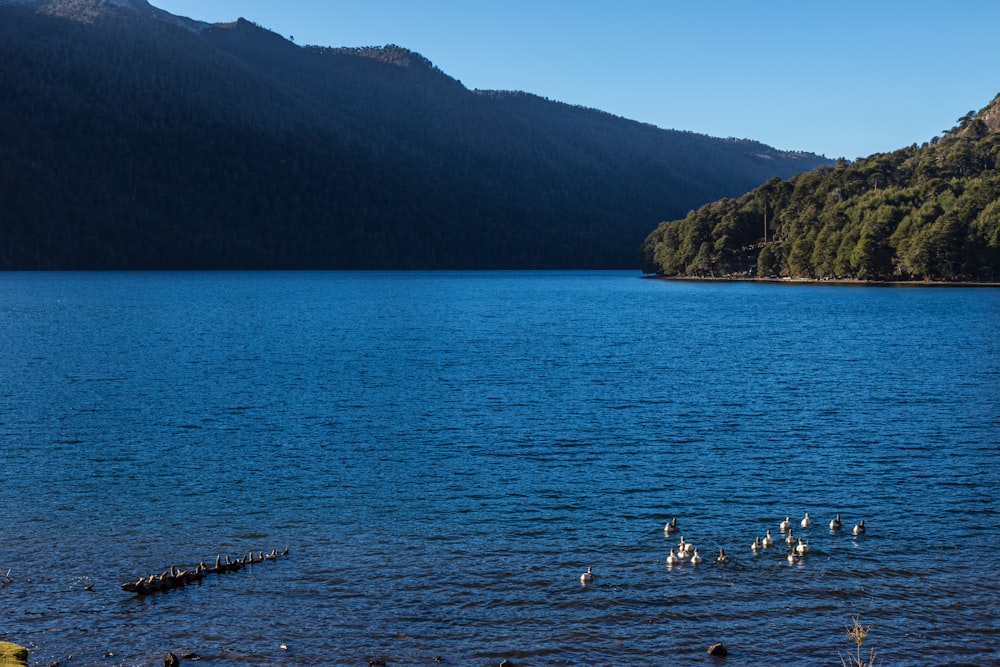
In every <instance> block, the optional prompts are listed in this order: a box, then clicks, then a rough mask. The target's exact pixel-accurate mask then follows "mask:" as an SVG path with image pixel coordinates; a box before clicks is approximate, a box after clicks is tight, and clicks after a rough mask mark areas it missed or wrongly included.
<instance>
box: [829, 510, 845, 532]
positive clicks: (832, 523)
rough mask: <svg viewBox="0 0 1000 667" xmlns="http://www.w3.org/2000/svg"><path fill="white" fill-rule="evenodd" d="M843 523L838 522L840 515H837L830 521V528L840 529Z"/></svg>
mask: <svg viewBox="0 0 1000 667" xmlns="http://www.w3.org/2000/svg"><path fill="white" fill-rule="evenodd" d="M842 525H843V524H841V523H840V515H839V514H838V515H837V518H836V519H832V520H831V521H830V530H840V528H841V526H842Z"/></svg>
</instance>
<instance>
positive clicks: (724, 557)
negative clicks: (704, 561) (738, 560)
mask: <svg viewBox="0 0 1000 667" xmlns="http://www.w3.org/2000/svg"><path fill="white" fill-rule="evenodd" d="M715 562H716V563H719V564H720V565H725V564H726V563H728V562H729V556H727V555H726V550H725V549H723V548H722V547H719V555H718V557H717V558H716V559H715Z"/></svg>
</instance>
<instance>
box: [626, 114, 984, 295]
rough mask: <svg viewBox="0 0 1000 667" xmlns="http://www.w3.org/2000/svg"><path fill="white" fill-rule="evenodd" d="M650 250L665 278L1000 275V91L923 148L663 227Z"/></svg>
mask: <svg viewBox="0 0 1000 667" xmlns="http://www.w3.org/2000/svg"><path fill="white" fill-rule="evenodd" d="M765 225H766V227H765ZM765 229H766V231H765ZM765 234H766V237H765ZM642 256H643V260H642V268H643V271H645V272H647V273H656V274H659V275H663V276H694V277H709V276H715V277H720V276H732V277H757V276H759V277H792V278H819V279H857V280H877V281H890V280H892V281H895V280H903V281H909V280H919V281H923V280H930V281H974V282H995V281H1000V95H998V96H997V97H996V98H994V99H993V101H992V102H991V103H990V104H989V105H988V106H987V107H985V108H984V109H982V110H981V111H979V112H978V113H975V112H972V111H970V112H969V113H967V114H965V115H964V116H962V117H961V118H960V119H959V120H958V125H956V126H955V127H954V128H952V129H951V130H949V131H947V132H945V134H944V136H943V137H935V138H934V139H933V140H932V141H930V142H929V143H925V144H924V145H923V146H920V147H918V146H917V145H916V144H914V145H912V146H910V147H908V148H903V149H901V150H898V151H895V152H892V153H884V154H876V155H872V156H870V157H867V158H864V159H859V160H856V161H855V162H853V163H850V164H848V163H846V162H843V161H839V162H838V163H837V164H836V165H835V166H832V167H831V166H823V167H818V168H816V169H814V170H812V171H810V172H808V173H803V174H799V175H797V176H794V177H792V178H790V179H788V180H781V179H778V178H774V179H771V180H769V181H768V182H766V183H765V184H764V185H762V186H760V187H759V188H757V189H755V190H754V191H752V192H749V193H747V194H745V195H743V196H742V197H739V198H737V199H721V200H719V201H715V202H713V203H710V204H706V205H704V206H702V207H700V208H698V209H697V210H695V211H692V212H690V213H688V215H687V216H686V217H685V218H683V219H679V220H674V221H671V222H663V223H661V224H660V225H659V227H657V229H656V230H654V231H653V232H652V233H651V234H650V235H649V236H648V237H647V238H646V241H645V243H644V244H643V246H642Z"/></svg>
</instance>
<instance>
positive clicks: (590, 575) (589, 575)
mask: <svg viewBox="0 0 1000 667" xmlns="http://www.w3.org/2000/svg"><path fill="white" fill-rule="evenodd" d="M593 580H594V570H593V569H592V568H591V566H589V565H588V566H587V571H586V572H584V573H583V574H581V575H580V583H581V584H589V583H590V582H592V581H593Z"/></svg>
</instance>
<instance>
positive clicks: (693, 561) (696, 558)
mask: <svg viewBox="0 0 1000 667" xmlns="http://www.w3.org/2000/svg"><path fill="white" fill-rule="evenodd" d="M700 562H701V556H699V555H698V550H697V549H695V550H694V553H693V554H692V555H691V564H692V565H697V564H698V563H700Z"/></svg>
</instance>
